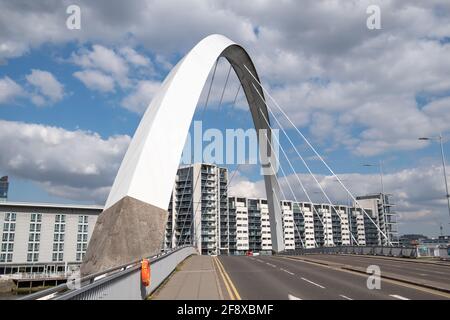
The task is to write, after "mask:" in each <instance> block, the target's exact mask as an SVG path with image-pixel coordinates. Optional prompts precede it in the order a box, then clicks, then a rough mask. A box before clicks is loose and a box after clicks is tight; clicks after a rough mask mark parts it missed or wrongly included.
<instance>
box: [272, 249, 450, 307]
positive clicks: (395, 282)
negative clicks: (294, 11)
mask: <svg viewBox="0 0 450 320" xmlns="http://www.w3.org/2000/svg"><path fill="white" fill-rule="evenodd" d="M279 258H281V259H285V260H291V261H296V262H303V263H305V264H311V265H315V266H318V267H322V268H326V269H332V270H336V271H340V272H345V273H351V274H353V275H355V276H359V277H365V278H366V277H367V274H366V273H361V272H357V271H354V270H347V269H342V268H341V267H340V266H327V265H324V264H321V263H317V262H313V261H306V260H302V259H301V258H294V257H285V256H280V257H279ZM381 281H382V282H384V283H390V284H393V285H396V286H401V287H405V288H409V289H413V290H417V291H421V292H425V293H427V294H431V295H435V296H440V297H444V298H447V299H450V294H449V293H446V292H442V291H439V290H436V289H430V288H426V287H422V286H420V285H418V284H411V283H406V282H402V281H401V280H393V279H388V278H383V276H382V277H381Z"/></svg>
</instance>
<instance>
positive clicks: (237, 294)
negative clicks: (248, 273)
mask: <svg viewBox="0 0 450 320" xmlns="http://www.w3.org/2000/svg"><path fill="white" fill-rule="evenodd" d="M217 262H218V263H219V266H220V268H221V269H222V271H223V273H224V274H225V277H226V279H227V280H228V283H229V284H230V287H231V290H233V293H234V296H235V297H236V300H242V299H241V296H240V295H239V292H238V291H237V289H236V287H235V286H234V284H233V281H231V279H230V276H229V275H228V273H227V272H226V270H225V268H224V266H223V264H222V262H221V261H220V260H219V258H217ZM233 300H234V299H233Z"/></svg>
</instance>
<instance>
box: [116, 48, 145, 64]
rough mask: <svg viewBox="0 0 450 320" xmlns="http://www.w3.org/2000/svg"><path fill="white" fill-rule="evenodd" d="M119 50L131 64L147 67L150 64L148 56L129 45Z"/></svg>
mask: <svg viewBox="0 0 450 320" xmlns="http://www.w3.org/2000/svg"><path fill="white" fill-rule="evenodd" d="M119 52H120V54H121V55H123V57H124V58H125V59H126V60H127V61H128V62H130V63H131V64H133V65H136V66H141V67H148V66H150V64H151V62H150V59H149V58H147V57H145V56H143V55H141V54H139V53H137V52H136V50H134V49H133V48H131V47H123V48H121V49H120V50H119Z"/></svg>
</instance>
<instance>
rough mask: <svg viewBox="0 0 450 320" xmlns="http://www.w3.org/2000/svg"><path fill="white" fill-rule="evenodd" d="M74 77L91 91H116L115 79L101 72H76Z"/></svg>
mask: <svg viewBox="0 0 450 320" xmlns="http://www.w3.org/2000/svg"><path fill="white" fill-rule="evenodd" d="M73 76H74V77H76V78H77V79H79V80H80V81H81V82H83V84H84V85H85V86H86V87H88V88H89V89H91V90H97V91H101V92H112V91H114V86H115V85H114V79H113V78H112V77H110V76H108V75H106V74H103V73H102V72H100V71H96V70H83V71H76V72H74V74H73Z"/></svg>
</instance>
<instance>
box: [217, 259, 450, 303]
mask: <svg viewBox="0 0 450 320" xmlns="http://www.w3.org/2000/svg"><path fill="white" fill-rule="evenodd" d="M220 261H221V262H222V264H223V266H224V268H225V271H226V272H227V273H228V274H229V276H230V278H231V280H232V281H233V283H234V285H235V286H236V289H237V291H238V292H239V294H240V296H241V298H242V299H255V300H259V299H264V300H285V299H291V300H295V299H302V300H306V299H325V300H328V299H330V300H335V299H339V300H357V299H365V300H375V299H376V300H380V299H383V300H413V299H433V300H435V299H449V298H450V295H448V294H445V293H437V292H433V291H432V290H429V289H425V288H418V287H415V286H411V285H407V284H400V283H396V282H393V281H390V280H382V281H381V288H380V289H373V290H370V289H368V287H367V279H368V276H369V275H365V274H358V273H354V272H349V271H343V270H337V269H334V268H330V267H326V266H321V265H318V264H313V263H310V262H305V261H301V260H298V259H295V258H292V257H281V256H253V257H247V256H220ZM389 263H391V264H395V263H396V262H393V261H389ZM407 267H408V268H411V267H412V266H410V265H408V266H407ZM417 267H418V266H417ZM404 268H406V266H404ZM427 270H428V266H427ZM433 270H434V267H433ZM441 276H446V275H441Z"/></svg>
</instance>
